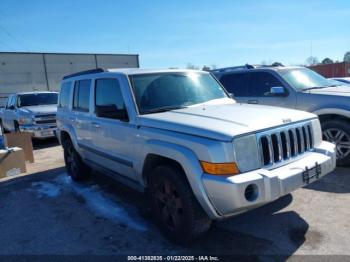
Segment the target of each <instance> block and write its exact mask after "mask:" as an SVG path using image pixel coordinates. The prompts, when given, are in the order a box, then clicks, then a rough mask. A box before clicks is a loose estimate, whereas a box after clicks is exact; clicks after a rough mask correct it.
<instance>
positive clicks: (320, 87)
mask: <svg viewBox="0 0 350 262" xmlns="http://www.w3.org/2000/svg"><path fill="white" fill-rule="evenodd" d="M326 87H328V86H313V87H306V88H303V89H301V91H308V90H312V89H322V88H326Z"/></svg>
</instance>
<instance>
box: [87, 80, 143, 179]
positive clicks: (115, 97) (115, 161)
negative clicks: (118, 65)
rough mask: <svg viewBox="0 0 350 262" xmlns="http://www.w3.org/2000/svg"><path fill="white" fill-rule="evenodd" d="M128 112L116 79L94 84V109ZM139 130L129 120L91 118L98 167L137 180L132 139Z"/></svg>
mask: <svg viewBox="0 0 350 262" xmlns="http://www.w3.org/2000/svg"><path fill="white" fill-rule="evenodd" d="M111 105H115V106H116V109H118V110H123V109H125V103H124V98H123V92H122V90H121V86H120V84H119V81H118V79H116V78H103V79H96V80H95V99H94V106H95V107H96V106H101V107H103V106H111ZM136 132H137V129H136V126H134V125H131V124H130V123H129V122H128V121H126V120H120V119H116V118H111V117H98V116H96V110H95V113H94V114H93V115H92V123H91V133H92V135H93V145H94V149H93V150H94V153H95V155H96V158H95V159H94V160H93V161H96V160H98V161H99V162H98V163H97V164H102V165H103V167H107V168H108V169H110V170H112V171H114V172H116V173H118V174H120V175H124V176H126V177H128V178H131V179H136V172H135V170H134V157H133V155H134V154H133V149H134V145H133V138H134V137H135V134H136Z"/></svg>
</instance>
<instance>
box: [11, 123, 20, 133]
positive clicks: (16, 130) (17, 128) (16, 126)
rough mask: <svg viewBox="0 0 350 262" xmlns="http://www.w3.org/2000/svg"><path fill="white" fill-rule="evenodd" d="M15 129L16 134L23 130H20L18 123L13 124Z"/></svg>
mask: <svg viewBox="0 0 350 262" xmlns="http://www.w3.org/2000/svg"><path fill="white" fill-rule="evenodd" d="M13 125H14V127H15V132H16V133H17V132H21V130H20V129H19V124H18V123H17V122H14V123H13Z"/></svg>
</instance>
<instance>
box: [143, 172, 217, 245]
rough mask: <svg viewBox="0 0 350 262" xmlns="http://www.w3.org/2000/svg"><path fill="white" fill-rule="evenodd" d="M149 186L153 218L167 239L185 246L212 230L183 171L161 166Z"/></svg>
mask: <svg viewBox="0 0 350 262" xmlns="http://www.w3.org/2000/svg"><path fill="white" fill-rule="evenodd" d="M149 186H150V198H151V208H152V214H153V216H154V218H155V220H156V222H157V224H158V225H159V227H160V229H161V231H162V232H163V234H164V235H165V236H166V237H167V238H169V239H170V240H172V241H174V242H176V243H179V244H185V243H188V242H190V241H191V240H193V239H195V238H197V237H198V236H200V235H201V234H203V233H204V232H206V231H207V230H209V228H210V225H211V220H210V219H209V217H208V216H207V214H206V213H205V212H204V211H203V209H202V207H201V206H200V205H199V203H198V201H197V199H196V198H195V196H194V195H193V193H192V189H191V187H190V186H189V184H188V182H187V180H186V179H185V177H184V174H183V172H182V170H179V169H178V168H176V167H169V166H159V167H157V168H155V169H154V171H153V172H152V174H151V179H150V184H149Z"/></svg>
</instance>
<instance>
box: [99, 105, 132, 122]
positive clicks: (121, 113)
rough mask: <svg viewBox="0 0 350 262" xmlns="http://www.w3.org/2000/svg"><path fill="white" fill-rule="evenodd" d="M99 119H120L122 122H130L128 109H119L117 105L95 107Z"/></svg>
mask: <svg viewBox="0 0 350 262" xmlns="http://www.w3.org/2000/svg"><path fill="white" fill-rule="evenodd" d="M95 112H96V116H97V117H104V118H112V119H119V120H120V121H124V122H127V121H129V116H128V112H127V111H126V109H118V108H117V106H116V105H103V106H97V105H96V107H95Z"/></svg>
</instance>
